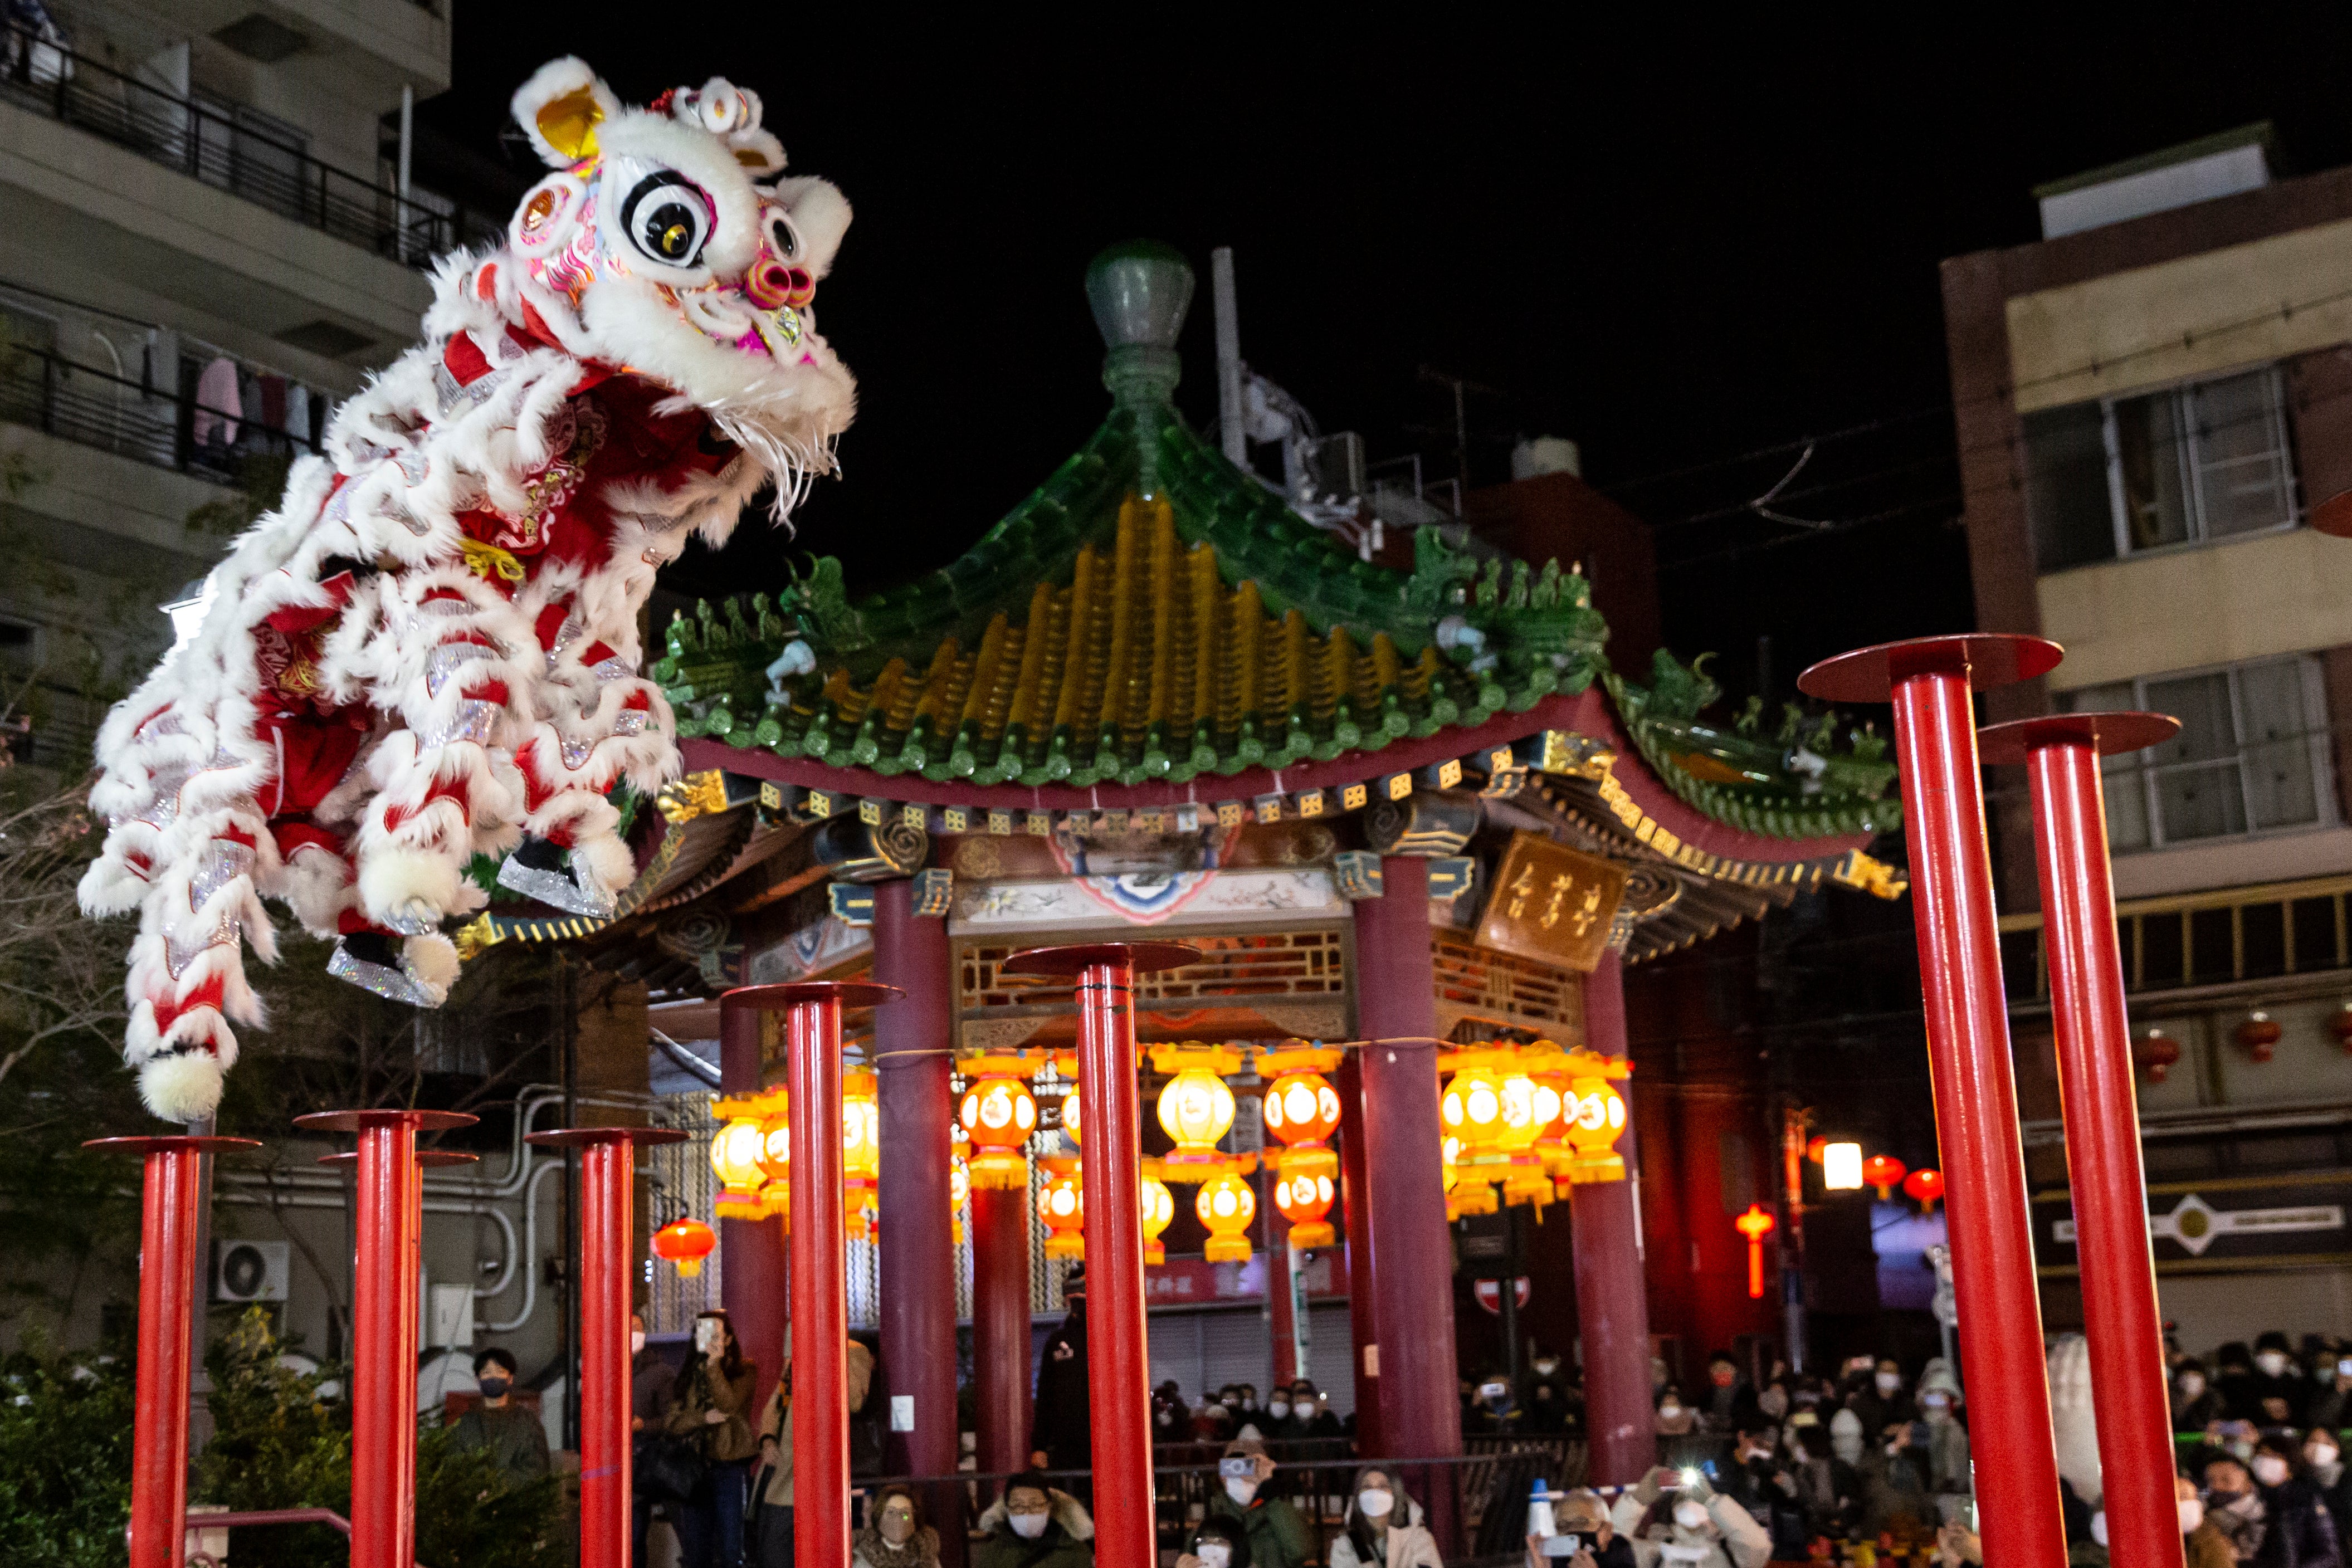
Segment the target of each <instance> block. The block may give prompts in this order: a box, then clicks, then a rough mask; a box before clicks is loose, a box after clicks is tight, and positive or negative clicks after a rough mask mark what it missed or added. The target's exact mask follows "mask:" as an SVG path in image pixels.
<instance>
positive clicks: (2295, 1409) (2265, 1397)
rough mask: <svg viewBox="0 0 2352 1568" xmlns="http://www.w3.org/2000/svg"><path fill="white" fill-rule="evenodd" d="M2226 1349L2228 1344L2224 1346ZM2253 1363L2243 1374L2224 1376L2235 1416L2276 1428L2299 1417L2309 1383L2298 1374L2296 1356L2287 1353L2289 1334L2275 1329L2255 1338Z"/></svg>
mask: <svg viewBox="0 0 2352 1568" xmlns="http://www.w3.org/2000/svg"><path fill="white" fill-rule="evenodd" d="M2223 1348H2224V1349H2225V1350H2226V1349H2227V1348H2228V1347H2226V1346H2225V1347H2223ZM2251 1359H2252V1366H2251V1367H2249V1368H2248V1369H2247V1370H2246V1371H2245V1372H2244V1373H2243V1374H2242V1375H2235V1376H2231V1375H2224V1376H2223V1378H2222V1379H2221V1392H2222V1394H2223V1395H2224V1396H2226V1397H2227V1398H2228V1399H2229V1401H2230V1415H2231V1418H2232V1419H2235V1420H2240V1421H2252V1423H2254V1425H2256V1426H2257V1427H2275V1426H2279V1425H2282V1424H2283V1423H2284V1422H2286V1421H2290V1420H2294V1419H2296V1418H2297V1417H2298V1416H2300V1415H2301V1412H2302V1406H2303V1402H2304V1398H2305V1396H2306V1395H2308V1394H2309V1393H2310V1388H2309V1386H2308V1385H2306V1384H2305V1382H2304V1381H2303V1379H2302V1378H2300V1377H2298V1376H2296V1375H2295V1367H2294V1357H2293V1356H2291V1355H2289V1354H2287V1343H2286V1335H2284V1334H2283V1333H2279V1332H2278V1331H2277V1330H2276V1329H2273V1330H2271V1331H2270V1332H2269V1333H2265V1334H2263V1336H2262V1337H2261V1338H2260V1339H2257V1340H2256V1341H2254V1352H2253V1355H2252V1358H2251Z"/></svg>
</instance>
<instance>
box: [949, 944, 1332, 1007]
mask: <svg viewBox="0 0 2352 1568" xmlns="http://www.w3.org/2000/svg"><path fill="white" fill-rule="evenodd" d="M1184 940H1185V941H1186V942H1188V943H1190V944H1191V945H1192V946H1195V947H1198V948H1200V949H1201V950H1202V952H1201V959H1200V962H1198V963H1194V964H1187V965H1185V966H1184V967H1182V968H1181V969H1163V970H1161V971H1160V973H1158V974H1156V975H1139V976H1137V977H1136V981H1135V994H1136V998H1137V1000H1138V1001H1139V1002H1144V1003H1149V1002H1154V1001H1158V1002H1174V1001H1201V1002H1209V1001H1214V1000H1218V999H1222V998H1255V999H1257V1000H1280V999H1282V998H1290V997H1296V998H1299V999H1301V1000H1306V999H1309V998H1326V997H1329V998H1339V997H1344V996H1346V995H1347V992H1348V974H1347V963H1346V959H1345V952H1346V949H1345V947H1344V946H1343V945H1342V943H1341V941H1340V936H1339V932H1338V931H1337V930H1336V929H1334V930H1324V931H1280V932H1268V933H1265V934H1262V935H1258V936H1191V935H1187V936H1185V937H1184ZM1021 950H1022V948H1021V946H1012V945H1006V946H972V947H967V948H965V949H964V951H963V954H962V957H961V964H960V968H961V983H962V989H963V1006H964V1009H966V1011H967V1013H969V1012H970V1011H971V1010H972V1009H982V1008H1012V1007H1023V1008H1029V1007H1038V1006H1056V1007H1059V1008H1062V1009H1067V1008H1068V1007H1069V1006H1070V1005H1071V1003H1070V997H1071V988H1070V984H1069V982H1068V981H1067V980H1065V979H1060V978H1057V977H1037V976H1030V975H1008V974H1005V973H1004V972H1003V965H1004V961H1005V959H1007V958H1009V957H1011V956H1013V954H1014V953H1017V952H1020V951H1021Z"/></svg>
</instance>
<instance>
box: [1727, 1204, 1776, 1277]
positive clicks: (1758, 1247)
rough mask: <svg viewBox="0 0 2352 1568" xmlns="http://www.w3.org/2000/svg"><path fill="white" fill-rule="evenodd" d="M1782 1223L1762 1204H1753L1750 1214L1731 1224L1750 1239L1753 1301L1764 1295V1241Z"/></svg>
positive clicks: (1749, 1251)
mask: <svg viewBox="0 0 2352 1568" xmlns="http://www.w3.org/2000/svg"><path fill="white" fill-rule="evenodd" d="M1779 1224H1780V1221H1779V1220H1777V1219H1774V1218H1772V1215H1771V1212H1770V1211H1769V1210H1768V1209H1767V1208H1765V1207H1763V1206H1762V1205H1761V1204H1755V1203H1751V1204H1749V1205H1748V1212H1747V1213H1745V1214H1743V1215H1741V1216H1740V1217H1739V1218H1737V1219H1735V1220H1733V1221H1732V1222H1731V1226H1732V1228H1733V1229H1735V1230H1737V1231H1738V1232H1739V1234H1740V1235H1742V1236H1745V1237H1746V1238H1748V1300H1749V1301H1757V1300H1759V1299H1760V1298H1761V1297H1762V1296H1763V1294H1764V1239H1765V1238H1766V1237H1767V1236H1769V1235H1771V1234H1772V1231H1773V1228H1774V1227H1776V1226H1777V1225H1779Z"/></svg>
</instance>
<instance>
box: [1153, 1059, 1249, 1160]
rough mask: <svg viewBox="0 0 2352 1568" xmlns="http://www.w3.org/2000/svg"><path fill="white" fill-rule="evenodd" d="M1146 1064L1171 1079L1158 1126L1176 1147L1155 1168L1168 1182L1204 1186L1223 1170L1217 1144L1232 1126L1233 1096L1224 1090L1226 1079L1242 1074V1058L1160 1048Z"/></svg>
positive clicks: (1164, 1092)
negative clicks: (1197, 1183)
mask: <svg viewBox="0 0 2352 1568" xmlns="http://www.w3.org/2000/svg"><path fill="white" fill-rule="evenodd" d="M1151 1064H1152V1065H1153V1066H1154V1067H1156V1068H1158V1069H1159V1070H1160V1071H1162V1072H1165V1073H1167V1074H1169V1075H1170V1076H1169V1079H1168V1082H1167V1083H1166V1084H1164V1085H1163V1086H1162V1087H1161V1088H1160V1126H1161V1127H1162V1128H1164V1129H1165V1130H1166V1132H1167V1134H1168V1135H1169V1137H1171V1139H1173V1140H1175V1144H1176V1146H1175V1148H1173V1149H1171V1151H1169V1153H1168V1155H1167V1156H1166V1157H1165V1158H1164V1159H1163V1160H1162V1161H1161V1162H1160V1168H1161V1170H1162V1171H1163V1172H1164V1174H1165V1176H1166V1178H1167V1179H1168V1180H1170V1181H1183V1182H1192V1181H1205V1180H1207V1179H1208V1178H1209V1177H1210V1176H1212V1175H1213V1174H1214V1173H1215V1172H1216V1171H1218V1170H1221V1169H1223V1166H1224V1163H1225V1156H1224V1155H1222V1154H1220V1153H1218V1151H1217V1142H1218V1140H1219V1139H1221V1138H1223V1136H1224V1135H1225V1133H1226V1131H1227V1130H1228V1129H1229V1128H1231V1127H1232V1126H1233V1124H1234V1092H1233V1091H1232V1090H1231V1089H1228V1088H1227V1087H1225V1074H1227V1073H1230V1072H1238V1071H1241V1069H1242V1055H1241V1052H1239V1051H1235V1050H1234V1049H1233V1048H1232V1047H1231V1046H1223V1045H1202V1044H1198V1043H1187V1044H1184V1045H1160V1046H1154V1047H1152V1049H1151Z"/></svg>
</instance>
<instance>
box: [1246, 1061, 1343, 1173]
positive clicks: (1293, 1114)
mask: <svg viewBox="0 0 2352 1568" xmlns="http://www.w3.org/2000/svg"><path fill="white" fill-rule="evenodd" d="M1340 1060H1341V1058H1340V1053H1339V1051H1335V1050H1332V1049H1331V1048H1329V1047H1328V1046H1310V1045H1305V1044H1297V1043H1294V1044H1290V1045H1286V1046H1284V1047H1282V1048H1281V1049H1279V1050H1276V1051H1259V1052H1258V1055H1257V1071H1258V1075H1259V1076H1260V1077H1262V1078H1265V1079H1267V1080H1268V1081H1269V1082H1268V1083H1267V1086H1266V1091H1265V1130H1266V1131H1267V1132H1269V1133H1272V1134H1274V1135H1275V1136H1276V1138H1278V1139H1280V1140H1281V1141H1282V1142H1283V1143H1284V1144H1286V1145H1289V1146H1290V1147H1292V1148H1306V1147H1309V1146H1313V1145H1322V1144H1325V1143H1328V1142H1329V1141H1330V1137H1331V1134H1333V1133H1335V1132H1337V1131H1339V1091H1338V1090H1336V1089H1334V1088H1332V1087H1331V1084H1330V1081H1329V1080H1328V1079H1326V1078H1325V1077H1324V1076H1323V1074H1324V1073H1326V1072H1330V1071H1335V1070H1336V1069H1337V1068H1338V1067H1339V1062H1340Z"/></svg>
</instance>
